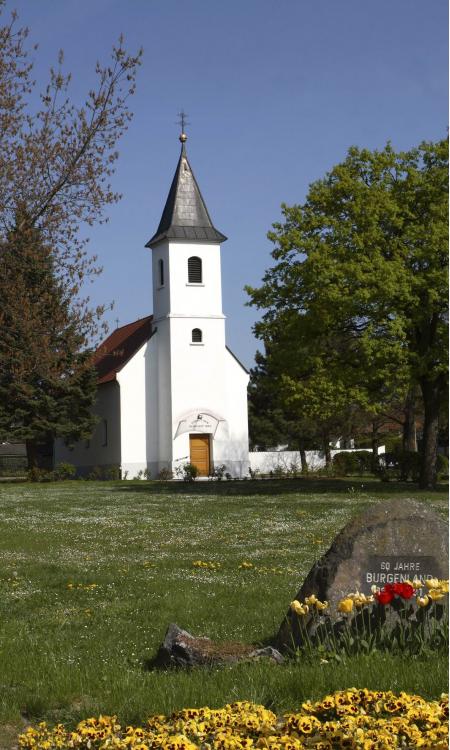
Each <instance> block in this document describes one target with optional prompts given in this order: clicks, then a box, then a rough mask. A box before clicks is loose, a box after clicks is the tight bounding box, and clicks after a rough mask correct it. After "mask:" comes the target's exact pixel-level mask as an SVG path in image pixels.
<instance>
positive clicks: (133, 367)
mask: <svg viewBox="0 0 450 750" xmlns="http://www.w3.org/2000/svg"><path fill="white" fill-rule="evenodd" d="M147 347H148V343H147V342H146V343H145V344H143V345H142V346H141V348H140V349H139V350H138V351H137V352H136V353H135V354H134V355H133V357H132V358H131V359H130V360H129V361H128V362H127V363H126V365H125V366H124V367H123V368H122V369H121V370H120V371H119V372H118V373H117V381H118V383H119V386H120V413H121V421H120V442H121V446H122V450H121V459H122V460H121V469H122V477H124V476H125V472H128V478H129V479H133V478H134V477H135V476H136V475H137V473H138V472H139V471H144V470H145V469H146V468H147V428H146V409H145V401H146V352H147Z"/></svg>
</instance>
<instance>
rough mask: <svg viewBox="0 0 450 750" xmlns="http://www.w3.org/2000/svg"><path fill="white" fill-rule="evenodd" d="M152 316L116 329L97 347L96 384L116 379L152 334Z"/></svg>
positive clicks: (95, 359) (95, 361) (95, 358)
mask: <svg viewBox="0 0 450 750" xmlns="http://www.w3.org/2000/svg"><path fill="white" fill-rule="evenodd" d="M152 320H153V315H148V316H147V317H146V318H141V319H140V320H135V321H134V323H128V325H126V326H121V327H120V328H116V330H115V331H113V332H112V333H111V334H110V335H109V336H108V338H107V339H105V341H103V343H102V344H100V346H99V347H98V349H97V351H96V353H95V357H94V364H95V367H96V369H97V372H98V383H99V385H100V384H101V383H109V382H110V381H112V380H115V379H116V373H118V372H119V371H120V370H121V369H122V367H124V365H126V363H127V362H128V361H129V360H130V359H131V357H132V356H133V354H136V352H137V351H138V349H140V348H141V346H142V344H144V343H145V342H146V341H147V340H148V339H149V338H150V336H151V334H152Z"/></svg>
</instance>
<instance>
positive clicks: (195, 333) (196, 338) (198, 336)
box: [192, 328, 203, 344]
mask: <svg viewBox="0 0 450 750" xmlns="http://www.w3.org/2000/svg"><path fill="white" fill-rule="evenodd" d="M202 340H203V336H202V332H201V330H200V328H193V329H192V343H193V344H201V343H202Z"/></svg>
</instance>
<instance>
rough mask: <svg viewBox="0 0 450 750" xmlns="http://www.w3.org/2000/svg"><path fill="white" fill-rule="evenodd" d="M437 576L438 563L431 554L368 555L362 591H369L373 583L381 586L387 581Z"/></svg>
mask: <svg viewBox="0 0 450 750" xmlns="http://www.w3.org/2000/svg"><path fill="white" fill-rule="evenodd" d="M436 577H439V565H438V563H437V562H436V560H435V558H434V557H432V556H431V555H414V556H412V555H411V556H409V555H405V556H403V555H370V556H369V558H368V566H367V570H366V573H365V577H364V580H363V581H362V591H363V593H365V594H367V593H370V588H371V586H373V585H374V584H375V585H376V586H379V587H380V588H382V587H383V586H385V585H386V584H387V583H401V582H402V581H408V580H409V581H412V580H414V578H417V579H418V580H419V581H422V583H425V581H426V580H427V579H429V578H436Z"/></svg>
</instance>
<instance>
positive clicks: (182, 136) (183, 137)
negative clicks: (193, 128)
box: [178, 133, 187, 143]
mask: <svg viewBox="0 0 450 750" xmlns="http://www.w3.org/2000/svg"><path fill="white" fill-rule="evenodd" d="M178 139H179V141H180V143H186V141H187V135H186V133H180V135H179V136H178Z"/></svg>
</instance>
